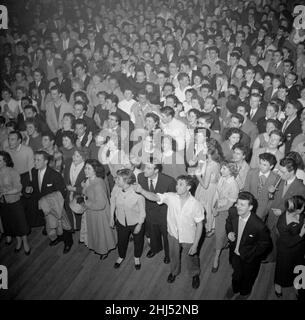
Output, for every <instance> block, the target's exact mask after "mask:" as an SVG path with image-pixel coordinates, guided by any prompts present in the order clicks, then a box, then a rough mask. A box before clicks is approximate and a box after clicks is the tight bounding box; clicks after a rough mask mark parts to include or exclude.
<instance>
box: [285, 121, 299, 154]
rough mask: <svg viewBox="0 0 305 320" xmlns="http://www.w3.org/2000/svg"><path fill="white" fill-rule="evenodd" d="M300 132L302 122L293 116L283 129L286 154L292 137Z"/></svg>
mask: <svg viewBox="0 0 305 320" xmlns="http://www.w3.org/2000/svg"><path fill="white" fill-rule="evenodd" d="M284 123H285V122H284ZM300 133H302V124H301V121H300V119H298V118H295V119H294V120H293V121H292V122H291V123H290V124H289V125H288V127H287V128H285V130H284V131H283V134H284V142H285V153H286V154H287V153H288V152H289V151H290V149H291V145H292V142H293V140H294V138H295V137H296V136H297V135H299V134H300Z"/></svg>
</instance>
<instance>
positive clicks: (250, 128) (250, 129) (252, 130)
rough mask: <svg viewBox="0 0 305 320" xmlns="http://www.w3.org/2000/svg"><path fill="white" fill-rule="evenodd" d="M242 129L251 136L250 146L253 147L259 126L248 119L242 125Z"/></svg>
mask: <svg viewBox="0 0 305 320" xmlns="http://www.w3.org/2000/svg"><path fill="white" fill-rule="evenodd" d="M241 130H242V131H243V132H244V133H246V134H247V135H248V136H249V137H250V139H251V142H250V147H252V146H253V144H254V141H255V139H256V138H257V136H258V129H257V126H256V125H255V124H254V123H253V122H252V121H251V120H249V119H246V121H245V122H244V124H243V125H242V126H241Z"/></svg>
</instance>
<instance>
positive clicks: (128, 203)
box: [111, 186, 146, 226]
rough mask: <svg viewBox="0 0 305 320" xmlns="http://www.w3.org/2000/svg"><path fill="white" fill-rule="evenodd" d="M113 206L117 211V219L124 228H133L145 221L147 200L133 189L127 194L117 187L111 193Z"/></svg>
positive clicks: (127, 191)
mask: <svg viewBox="0 0 305 320" xmlns="http://www.w3.org/2000/svg"><path fill="white" fill-rule="evenodd" d="M111 205H112V208H113V209H115V210H116V218H117V219H118V221H119V223H120V224H121V225H123V226H133V225H135V224H138V223H141V224H142V223H143V222H144V220H145V216H146V212H145V199H144V197H143V196H142V195H140V194H138V193H136V192H135V191H134V189H133V188H132V187H131V188H129V189H128V190H126V191H125V192H124V191H123V189H121V188H119V187H117V186H115V187H114V188H113V191H112V193H111Z"/></svg>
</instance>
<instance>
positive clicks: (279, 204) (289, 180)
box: [267, 158, 305, 261]
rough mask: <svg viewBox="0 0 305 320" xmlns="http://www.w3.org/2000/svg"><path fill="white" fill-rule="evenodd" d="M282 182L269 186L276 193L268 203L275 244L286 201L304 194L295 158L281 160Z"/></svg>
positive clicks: (304, 186)
mask: <svg viewBox="0 0 305 320" xmlns="http://www.w3.org/2000/svg"><path fill="white" fill-rule="evenodd" d="M279 169H280V175H281V178H282V180H281V182H280V184H279V185H278V187H277V188H274V187H273V188H271V189H270V188H269V192H272V193H274V199H273V200H272V201H271V202H269V204H268V212H269V214H268V218H267V226H268V228H269V229H270V230H271V237H272V241H273V244H274V245H275V243H276V240H277V230H276V224H277V221H278V218H279V216H280V215H281V214H284V213H285V202H286V200H288V199H290V198H291V197H293V196H304V194H305V185H304V184H303V181H302V180H300V179H298V178H297V177H296V172H297V169H298V168H297V164H296V162H295V161H294V160H293V159H290V158H284V159H282V160H281V161H280V168H279ZM274 259H275V250H273V252H272V254H271V255H270V256H269V257H268V261H274Z"/></svg>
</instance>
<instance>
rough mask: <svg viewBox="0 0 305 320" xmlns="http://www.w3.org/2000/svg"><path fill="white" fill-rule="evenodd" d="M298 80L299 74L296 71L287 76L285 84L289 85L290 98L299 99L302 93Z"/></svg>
mask: <svg viewBox="0 0 305 320" xmlns="http://www.w3.org/2000/svg"><path fill="white" fill-rule="evenodd" d="M297 81H298V75H297V74H296V73H295V72H290V73H288V74H287V76H286V77H285V85H286V86H287V89H288V90H287V91H288V99H289V100H298V99H299V98H300V97H301V95H300V88H299V86H298V85H297V84H296V83H297Z"/></svg>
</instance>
